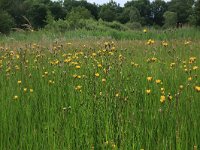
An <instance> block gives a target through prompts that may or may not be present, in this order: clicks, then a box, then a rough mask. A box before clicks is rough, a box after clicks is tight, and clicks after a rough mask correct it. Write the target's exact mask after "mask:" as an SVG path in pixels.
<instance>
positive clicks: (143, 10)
mask: <svg viewBox="0 0 200 150" xmlns="http://www.w3.org/2000/svg"><path fill="white" fill-rule="evenodd" d="M126 7H132V8H137V10H138V11H139V14H140V16H141V21H140V22H141V24H142V25H150V24H151V19H150V15H151V9H150V1H149V0H138V1H134V0H132V1H128V2H127V3H126V4H125V8H126Z"/></svg>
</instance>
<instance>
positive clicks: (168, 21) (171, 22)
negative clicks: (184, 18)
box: [163, 11, 177, 28]
mask: <svg viewBox="0 0 200 150" xmlns="http://www.w3.org/2000/svg"><path fill="white" fill-rule="evenodd" d="M163 17H164V19H165V24H164V27H165V28H168V27H174V26H176V23H177V13H175V12H170V11H166V12H165V13H164V15H163Z"/></svg>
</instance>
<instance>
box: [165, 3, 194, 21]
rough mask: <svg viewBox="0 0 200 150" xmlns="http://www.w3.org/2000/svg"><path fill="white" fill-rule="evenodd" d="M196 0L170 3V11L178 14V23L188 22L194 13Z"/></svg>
mask: <svg viewBox="0 0 200 150" xmlns="http://www.w3.org/2000/svg"><path fill="white" fill-rule="evenodd" d="M193 5H194V0H172V1H170V2H169V9H168V11H172V12H175V13H177V21H178V22H180V23H186V22H188V17H189V16H190V14H191V13H192V6H193Z"/></svg>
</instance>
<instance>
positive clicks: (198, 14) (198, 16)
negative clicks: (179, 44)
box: [194, 0, 200, 26]
mask: <svg viewBox="0 0 200 150" xmlns="http://www.w3.org/2000/svg"><path fill="white" fill-rule="evenodd" d="M194 18H195V24H196V25H197V26H200V0H197V1H196V3H195V12H194Z"/></svg>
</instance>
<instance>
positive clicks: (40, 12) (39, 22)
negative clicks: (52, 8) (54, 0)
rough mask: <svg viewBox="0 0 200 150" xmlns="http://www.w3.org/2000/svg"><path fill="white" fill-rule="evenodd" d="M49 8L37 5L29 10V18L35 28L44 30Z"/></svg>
mask: <svg viewBox="0 0 200 150" xmlns="http://www.w3.org/2000/svg"><path fill="white" fill-rule="evenodd" d="M47 11H48V8H47V6H46V5H45V4H35V5H33V6H32V7H31V8H30V9H29V10H28V18H29V19H30V21H31V23H32V25H33V27H35V28H43V27H44V26H45V25H46V22H45V20H46V17H47Z"/></svg>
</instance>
